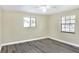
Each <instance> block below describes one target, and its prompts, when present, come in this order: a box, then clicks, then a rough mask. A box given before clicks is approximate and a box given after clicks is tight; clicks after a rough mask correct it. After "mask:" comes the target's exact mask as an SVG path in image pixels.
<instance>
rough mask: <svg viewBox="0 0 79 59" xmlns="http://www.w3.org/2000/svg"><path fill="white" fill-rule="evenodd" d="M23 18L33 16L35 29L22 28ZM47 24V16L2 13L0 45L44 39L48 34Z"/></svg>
mask: <svg viewBox="0 0 79 59" xmlns="http://www.w3.org/2000/svg"><path fill="white" fill-rule="evenodd" d="M24 16H35V17H36V19H37V27H36V28H24V27H23V17H24ZM47 22H48V16H44V15H37V14H30V13H23V12H11V11H4V12H3V39H2V44H4V43H9V42H15V41H22V40H27V39H33V38H39V37H46V36H47V34H48V23H47Z"/></svg>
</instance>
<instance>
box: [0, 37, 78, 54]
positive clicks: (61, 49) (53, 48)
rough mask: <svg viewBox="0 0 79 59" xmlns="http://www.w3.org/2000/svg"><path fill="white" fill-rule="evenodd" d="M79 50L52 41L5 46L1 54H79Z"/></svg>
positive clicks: (43, 40) (44, 40)
mask: <svg viewBox="0 0 79 59" xmlns="http://www.w3.org/2000/svg"><path fill="white" fill-rule="evenodd" d="M78 52H79V49H76V48H74V47H73V46H70V45H67V44H63V43H60V42H57V41H55V40H51V39H48V38H47V39H42V40H36V41H30V42H25V43H19V44H14V45H8V46H3V47H2V49H1V53H78Z"/></svg>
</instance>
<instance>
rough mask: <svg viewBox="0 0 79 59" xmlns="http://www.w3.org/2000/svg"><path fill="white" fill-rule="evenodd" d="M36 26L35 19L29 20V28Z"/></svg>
mask: <svg viewBox="0 0 79 59" xmlns="http://www.w3.org/2000/svg"><path fill="white" fill-rule="evenodd" d="M35 26H36V18H31V27H35Z"/></svg>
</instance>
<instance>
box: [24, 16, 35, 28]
mask: <svg viewBox="0 0 79 59" xmlns="http://www.w3.org/2000/svg"><path fill="white" fill-rule="evenodd" d="M25 17H28V18H29V19H30V23H29V25H30V26H29V27H24V22H23V27H24V28H32V27H33V26H31V25H32V23H31V18H35V26H34V27H33V28H35V27H36V17H31V16H30V17H29V16H25ZM25 17H23V20H25V19H24V18H25Z"/></svg>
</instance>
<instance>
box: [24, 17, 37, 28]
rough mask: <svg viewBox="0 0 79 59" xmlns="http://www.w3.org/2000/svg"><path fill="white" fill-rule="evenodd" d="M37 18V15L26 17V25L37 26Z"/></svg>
mask: <svg viewBox="0 0 79 59" xmlns="http://www.w3.org/2000/svg"><path fill="white" fill-rule="evenodd" d="M35 26H36V18H35V17H24V27H35Z"/></svg>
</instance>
